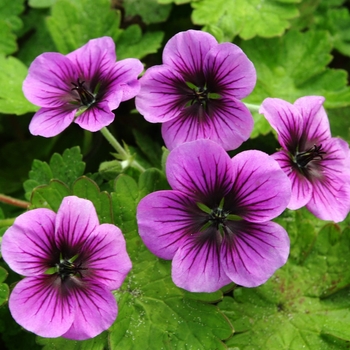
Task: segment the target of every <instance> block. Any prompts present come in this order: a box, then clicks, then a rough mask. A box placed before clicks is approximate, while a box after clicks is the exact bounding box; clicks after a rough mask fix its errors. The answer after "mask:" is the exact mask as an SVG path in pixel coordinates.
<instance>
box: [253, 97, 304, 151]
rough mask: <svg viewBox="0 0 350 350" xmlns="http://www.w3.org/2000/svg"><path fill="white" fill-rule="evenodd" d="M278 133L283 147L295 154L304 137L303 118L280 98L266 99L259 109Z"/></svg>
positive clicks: (294, 108) (295, 109)
mask: <svg viewBox="0 0 350 350" xmlns="http://www.w3.org/2000/svg"><path fill="white" fill-rule="evenodd" d="M259 113H260V114H263V115H264V117H265V118H266V119H267V121H268V122H269V123H270V124H271V126H272V127H273V128H274V129H275V130H276V131H277V134H278V141H279V143H280V144H281V146H282V147H284V148H286V149H287V150H289V151H291V152H293V153H294V152H295V151H296V150H297V147H298V145H299V140H300V138H301V136H302V135H303V123H304V122H303V118H302V116H301V113H300V111H299V109H298V108H296V107H295V106H293V105H292V104H290V103H288V102H286V101H284V100H281V99H279V98H266V99H265V100H264V101H263V103H262V104H261V107H260V109H259Z"/></svg>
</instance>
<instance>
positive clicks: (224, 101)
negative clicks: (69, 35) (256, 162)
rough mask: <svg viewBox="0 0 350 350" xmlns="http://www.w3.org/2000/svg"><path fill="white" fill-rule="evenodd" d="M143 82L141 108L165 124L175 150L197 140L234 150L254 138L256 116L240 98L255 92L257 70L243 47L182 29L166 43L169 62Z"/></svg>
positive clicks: (150, 118) (164, 132)
mask: <svg viewBox="0 0 350 350" xmlns="http://www.w3.org/2000/svg"><path fill="white" fill-rule="evenodd" d="M140 82H141V90H140V93H139V94H138V95H137V96H136V99H135V104H136V108H137V109H138V111H139V112H140V113H141V114H142V115H143V116H144V117H145V119H146V120H147V121H149V122H151V123H163V125H162V135H163V139H164V142H165V145H166V146H167V147H168V148H169V149H170V150H171V149H173V148H174V147H176V146H177V145H179V144H182V143H184V142H188V141H193V140H197V139H211V140H212V141H215V142H217V143H219V144H220V145H222V146H223V147H224V148H225V149H226V150H232V149H235V148H237V147H239V146H240V145H241V144H242V142H243V141H246V140H247V139H248V138H249V136H250V133H251V131H252V129H253V118H252V116H251V114H250V112H249V110H248V109H247V107H246V106H245V105H244V103H243V102H241V101H240V99H242V98H244V97H246V96H247V95H249V94H250V93H251V92H252V90H253V88H254V86H255V82H256V72H255V68H254V66H253V64H252V62H251V61H250V60H249V59H248V58H247V56H246V55H245V54H244V52H243V51H242V50H241V49H240V48H239V47H238V46H236V45H234V44H232V43H223V44H218V42H217V41H216V39H215V38H214V37H213V36H212V35H210V34H208V33H205V32H201V31H196V30H188V31H186V32H181V33H178V34H176V35H175V36H174V37H172V38H171V39H170V40H169V41H168V43H167V44H166V45H165V47H164V51H163V64H162V65H158V66H153V67H151V68H149V69H147V70H146V73H145V74H144V75H143V76H142V78H141V79H140Z"/></svg>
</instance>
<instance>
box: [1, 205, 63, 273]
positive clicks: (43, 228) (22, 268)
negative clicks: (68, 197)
mask: <svg viewBox="0 0 350 350" xmlns="http://www.w3.org/2000/svg"><path fill="white" fill-rule="evenodd" d="M55 218H56V214H55V213H54V212H53V211H52V210H49V209H34V210H30V211H28V212H26V213H23V214H21V215H20V216H18V217H17V218H16V220H15V222H14V224H13V225H12V226H11V227H10V228H9V229H8V230H7V231H6V232H5V234H4V236H3V238H2V243H1V253H2V256H3V258H4V260H5V261H6V263H7V264H8V265H9V266H10V268H11V269H12V270H13V271H15V272H17V273H18V274H20V275H24V276H33V275H38V274H40V273H43V272H44V271H46V270H47V269H48V268H49V267H50V262H51V261H52V259H53V257H54V256H56V255H57V251H56V250H57V249H56V247H55V242H54V237H55V236H54V234H55V226H54V223H55Z"/></svg>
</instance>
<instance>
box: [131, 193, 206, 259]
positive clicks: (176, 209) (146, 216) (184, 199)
mask: <svg viewBox="0 0 350 350" xmlns="http://www.w3.org/2000/svg"><path fill="white" fill-rule="evenodd" d="M195 209H196V204H195V203H194V201H193V200H191V199H190V198H189V197H188V196H186V195H185V194H183V193H181V192H178V191H171V190H170V191H169V190H165V191H157V192H153V193H151V194H149V195H147V196H146V197H144V198H142V199H141V201H140V203H139V204H138V206H137V215H136V217H137V224H138V228H139V234H140V236H141V238H142V240H143V242H144V243H145V245H146V246H147V248H148V249H149V250H150V251H151V252H152V253H153V254H155V255H157V256H158V257H160V258H162V259H167V260H170V259H172V258H173V257H174V254H175V252H176V251H177V250H178V249H179V247H180V246H181V245H182V242H183V240H184V239H186V237H188V236H190V235H191V234H193V233H195V232H197V231H199V230H200V228H201V223H200V222H196V216H197V215H198V212H200V211H199V209H198V212H196V211H195ZM199 214H200V213H199Z"/></svg>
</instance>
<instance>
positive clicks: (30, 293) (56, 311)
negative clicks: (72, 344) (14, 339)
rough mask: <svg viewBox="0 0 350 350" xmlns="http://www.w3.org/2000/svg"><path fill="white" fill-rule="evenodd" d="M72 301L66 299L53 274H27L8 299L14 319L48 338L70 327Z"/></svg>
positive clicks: (72, 311)
mask: <svg viewBox="0 0 350 350" xmlns="http://www.w3.org/2000/svg"><path fill="white" fill-rule="evenodd" d="M74 305H75V304H72V303H69V302H68V300H67V294H64V293H62V289H61V283H60V279H59V278H57V277H56V276H54V275H44V276H36V277H26V278H25V279H23V280H22V281H20V282H18V284H17V285H16V286H15V288H14V289H13V291H12V293H11V295H10V299H9V308H10V311H11V314H12V317H13V318H14V319H15V321H16V322H17V323H18V324H19V325H21V326H22V327H24V328H25V329H27V330H29V331H31V332H33V333H35V334H37V335H40V336H41V337H47V338H54V337H59V336H61V335H62V334H63V333H65V332H66V331H67V330H68V329H69V328H70V327H71V325H72V322H73V320H74V311H75V310H74Z"/></svg>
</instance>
